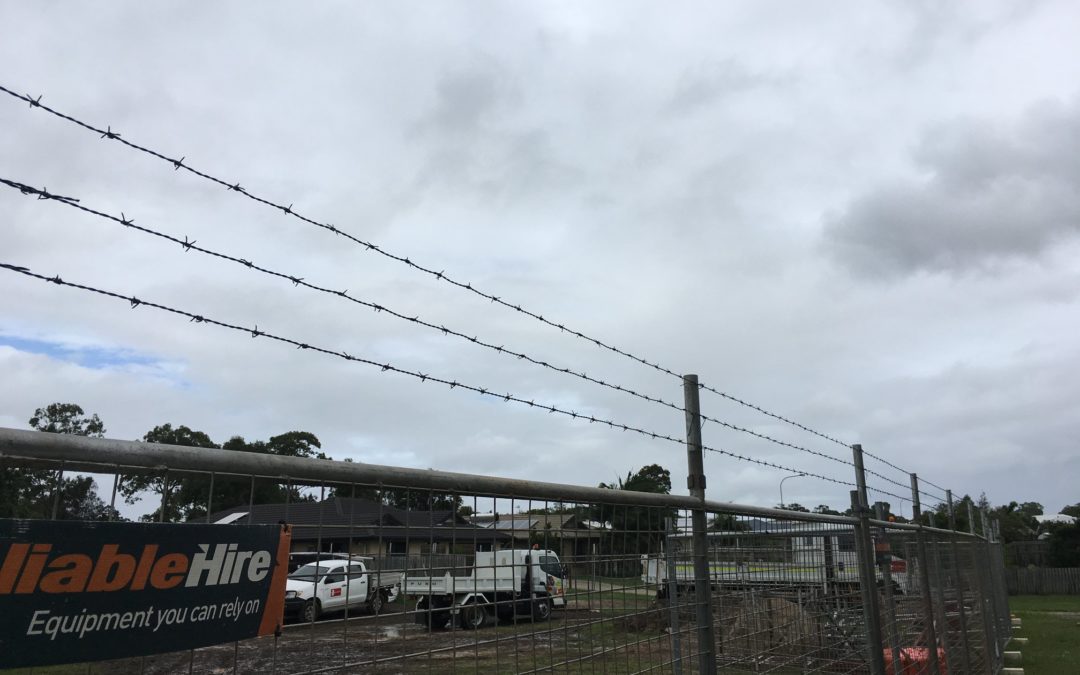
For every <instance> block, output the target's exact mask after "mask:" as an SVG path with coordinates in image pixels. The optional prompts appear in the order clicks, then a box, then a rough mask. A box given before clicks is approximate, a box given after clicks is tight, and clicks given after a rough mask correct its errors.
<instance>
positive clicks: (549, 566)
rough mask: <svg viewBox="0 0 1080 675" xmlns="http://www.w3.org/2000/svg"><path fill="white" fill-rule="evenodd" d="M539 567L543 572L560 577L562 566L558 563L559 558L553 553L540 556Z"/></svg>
mask: <svg viewBox="0 0 1080 675" xmlns="http://www.w3.org/2000/svg"><path fill="white" fill-rule="evenodd" d="M540 569H542V570H544V572H545V573H547V574H550V575H551V576H553V577H558V578H560V579H561V578H562V575H563V568H562V565H560V564H559V559H558V558H556V557H555V556H553V555H542V556H540Z"/></svg>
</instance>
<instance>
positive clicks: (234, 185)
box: [0, 85, 847, 456]
mask: <svg viewBox="0 0 1080 675" xmlns="http://www.w3.org/2000/svg"><path fill="white" fill-rule="evenodd" d="M0 91H2V92H4V93H6V94H8V95H9V96H12V97H14V98H17V99H19V100H22V101H25V102H27V103H29V104H30V107H31V108H38V109H40V110H44V111H46V112H48V113H49V114H51V115H53V116H55V117H58V118H60V119H63V120H66V121H68V122H70V123H72V124H75V125H77V126H79V127H81V128H83V129H86V130H87V131H91V132H93V133H95V134H98V135H100V136H101V137H102V138H105V139H109V140H114V141H117V142H119V143H121V144H123V145H124V146H126V147H128V148H131V149H132V150H137V151H139V152H142V153H144V154H146V155H149V156H151V157H155V158H157V159H160V160H162V161H164V162H166V163H168V164H169V165H171V166H172V167H173V170H180V169H184V170H185V171H187V172H189V173H191V174H192V175H195V176H198V177H200V178H202V179H204V180H208V181H211V182H213V183H216V184H217V185H219V186H221V187H223V188H225V189H226V190H229V191H232V192H237V193H239V194H242V195H244V196H245V197H247V198H249V199H251V200H252V201H255V202H258V203H260V204H263V205H265V206H269V207H271V208H273V209H276V210H279V211H281V212H282V213H284V214H285V215H288V216H292V217H294V218H297V219H299V220H300V221H302V222H305V223H307V224H309V225H314V226H315V227H319V228H321V229H323V230H326V231H327V232H330V233H331V234H335V235H338V236H341V237H344V238H345V239H347V240H349V241H351V242H353V243H354V244H357V245H359V246H361V247H363V248H364V250H367V251H373V252H375V253H377V254H379V255H381V256H384V257H386V258H389V259H391V260H394V261H396V262H399V263H401V264H403V265H406V266H407V267H411V268H412V269H415V270H417V271H419V272H423V273H425V274H427V275H429V276H431V277H432V278H434V279H436V280H437V281H442V282H445V283H447V284H450V285H451V286H454V287H456V288H458V289H461V290H465V291H468V292H470V293H472V294H474V295H477V296H479V297H481V298H483V299H485V300H488V301H489V302H491V303H493V304H498V305H501V306H502V307H504V308H506V309H510V310H513V311H515V312H517V313H519V314H522V315H524V316H527V317H530V318H532V319H535V320H536V321H539V322H540V323H542V324H545V325H547V326H549V327H551V328H557V329H558V330H559V331H560V332H562V333H567V334H569V335H571V336H573V337H575V338H578V339H580V340H584V341H585V342H588V343H591V344H593V345H595V346H596V347H599V348H601V349H604V350H606V351H609V352H612V353H614V354H617V355H619V356H622V357H624V358H627V359H630V360H631V361H634V362H636V363H639V364H641V365H644V366H646V367H648V368H651V369H653V370H655V371H657V372H660V373H664V374H666V375H670V376H673V377H677V378H679V379H680V380H681V379H682V375H680V374H679V373H676V372H675V371H674V370H672V369H670V368H668V367H665V366H662V365H660V364H659V363H657V362H651V361H649V360H647V359H645V358H643V357H640V356H637V355H636V354H633V353H631V352H629V351H626V350H624V349H620V348H619V347H616V346H614V345H612V344H608V343H606V342H604V341H602V340H599V339H597V338H594V337H592V336H589V335H586V334H585V333H583V332H581V331H579V330H575V329H573V328H569V327H567V326H566V325H565V324H562V323H559V322H557V321H554V320H552V319H548V318H545V317H544V316H543V315H542V314H539V313H538V312H534V311H532V310H529V309H527V308H524V307H522V306H521V305H520V304H516V303H513V302H510V301H507V300H504V299H502V298H500V297H499V296H496V295H494V294H492V293H488V292H485V291H483V290H480V289H479V288H476V287H475V286H473V285H472V284H471V283H469V282H463V281H460V280H458V279H456V278H454V277H451V276H450V275H448V274H447V273H446V271H445V270H436V269H434V268H429V267H425V266H423V265H421V264H418V263H416V262H414V261H413V260H411V259H410V258H409V257H407V256H403V255H400V254H396V253H393V252H391V251H387V250H385V249H383V248H381V247H380V246H378V245H376V244H374V243H372V242H369V241H365V240H363V239H360V238H358V237H356V236H354V235H352V234H349V233H348V232H345V231H343V230H341V229H340V228H338V227H337V226H335V225H333V224H331V223H325V222H321V221H318V220H315V219H313V218H310V217H308V216H305V215H303V214H302V213H299V212H298V211H297V210H296V209H294V208H293V204H292V203H290V204H288V205H286V204H279V203H276V202H274V201H271V200H269V199H266V198H264V197H260V196H258V195H256V194H253V193H251V192H249V191H248V190H245V189H244V188H243V187H241V185H240V183H239V182H238V181H232V182H230V181H227V180H224V179H221V178H218V177H216V176H213V175H211V174H209V173H206V172H204V171H201V170H198V169H195V168H194V167H192V166H191V165H189V164H187V163H185V162H186V160H187V156H186V155H184V156H182V157H180V158H179V159H177V158H175V157H169V156H167V155H165V154H164V153H161V152H158V151H156V150H153V149H151V148H148V147H145V146H142V145H139V144H138V143H134V142H132V141H130V140H128V139H127V138H124V137H122V136H121V135H120V133H118V132H114V131H113V130H112V127H111V126H106V128H105V129H101V128H100V127H96V126H94V125H92V124H89V123H87V122H83V121H82V120H79V119H77V118H75V117H73V116H71V115H68V114H65V113H62V112H60V111H58V110H55V109H53V108H51V107H49V106H47V105H45V104H43V103H41V96H38V97H37V98H33V97H31V96H29V95H26V94H20V93H18V92H15V91H13V90H11V89H8V88H7V87H4V86H3V85H0ZM702 387H703V388H704V389H706V390H707V391H711V392H713V393H715V394H717V395H719V396H721V397H723V398H726V399H728V400H730V401H733V402H735V403H737V404H739V405H742V406H746V407H748V408H750V409H752V410H755V411H757V412H760V413H762V414H764V415H767V416H769V417H772V418H773V419H776V420H779V421H781V422H784V423H786V424H790V425H792V426H795V427H797V428H799V429H801V430H803V431H806V432H809V433H811V434H814V435H816V436H819V437H821V438H823V439H826V440H829V441H832V442H834V443H837V444H839V445H843V446H845V447H847V444H846V443H843V442H842V441H839V440H837V439H836V438H834V437H832V436H829V435H828V434H824V433H821V432H819V431H816V430H814V429H811V428H810V427H807V426H805V425H803V424H800V423H798V422H795V421H793V420H791V419H788V418H787V417H784V416H782V415H778V414H775V413H772V412H769V411H767V410H765V409H764V408H762V407H760V406H757V405H754V404H751V403H748V402H747V401H744V400H742V399H739V398H737V397H735V396H732V395H730V394H726V393H724V392H722V391H720V390H718V389H715V388H713V387H709V386H704V385H702ZM657 402H660V401H657ZM672 407H675V406H672ZM676 409H680V408H676ZM712 421H715V420H712ZM797 449H799V448H797ZM813 454H817V453H813ZM822 456H825V455H822Z"/></svg>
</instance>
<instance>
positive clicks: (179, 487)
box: [118, 424, 235, 522]
mask: <svg viewBox="0 0 1080 675" xmlns="http://www.w3.org/2000/svg"><path fill="white" fill-rule="evenodd" d="M142 440H143V442H145V443H163V444H166V445H182V446H186V447H193V448H216V447H219V446H218V445H217V444H216V443H214V441H212V440H211V439H210V437H209V436H208V435H207V434H206V433H204V432H202V431H196V430H194V429H191V428H189V427H187V426H184V425H182V424H181V425H180V426H178V427H173V425H172V424H161V425H158V426H156V427H154V428H153V429H151V430H150V431H148V432H146V433H145V434H144V435H143V438H142ZM233 480H235V479H233ZM209 483H210V480H209V478H207V477H204V476H199V475H191V474H185V475H182V476H169V475H168V473H167V472H166V473H158V474H135V475H133V476H125V477H124V480H123V481H122V482H121V483H120V486H119V488H118V491H119V492H120V494H122V495H123V496H124V501H126V502H127V503H128V504H134V503H135V502H137V501H138V500H139V499H140V497H141V495H142V494H143V493H145V492H147V491H151V492H155V493H157V494H158V495H161V494H162V493H163V492H165V491H166V490H167V494H166V499H165V500H163V501H164V502H165V513H164V517H162V513H161V504H160V503H159V505H158V507H157V508H156V509H154V510H153V511H151V512H150V513H147V514H144V515H143V516H142V520H144V521H149V522H153V521H158V520H161V521H164V522H176V521H180V520H184V519H187V518H189V517H191V516H192V515H194V514H193V513H192V509H193V507H194V506H195V505H196V503H197V502H196V499H195V498H194V497H195V495H196V494H197V493H198V492H199V489H200V486H202V485H204V484H205V486H206V488H207V492H208V491H209ZM215 492H216V490H215ZM202 504H204V505H205V504H206V500H205V499H203V501H202ZM234 506H235V504H234ZM222 508H228V507H222ZM203 514H205V507H204V511H203Z"/></svg>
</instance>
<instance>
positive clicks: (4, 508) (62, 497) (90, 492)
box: [0, 403, 119, 520]
mask: <svg viewBox="0 0 1080 675" xmlns="http://www.w3.org/2000/svg"><path fill="white" fill-rule="evenodd" d="M29 423H30V427H31V428H33V429H36V430H38V431H42V432H45V433H52V434H70V435H74V436H89V437H93V438H101V437H103V436H104V435H105V424H104V423H103V422H102V421H101V418H99V417H98V416H97V415H96V414H95V415H91V416H89V417H87V416H86V413H85V412H84V411H83V409H82V408H81V407H79V406H78V405H76V404H74V403H52V404H50V405H48V406H46V407H45V408H38V409H37V410H35V411H34V414H33V416H32V417H31V418H30V420H29ZM54 508H55V517H56V518H57V519H63V520H115V519H118V518H119V513H117V511H116V509H114V508H112V507H111V506H109V505H108V504H106V503H105V502H104V501H102V500H101V498H100V497H99V496H98V494H97V485H96V484H95V483H94V479H93V478H91V477H89V476H63V477H61V474H60V473H59V472H57V471H50V470H41V469H19V468H7V467H5V468H3V469H0V518H52V517H54Z"/></svg>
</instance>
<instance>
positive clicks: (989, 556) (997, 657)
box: [979, 508, 1004, 665]
mask: <svg viewBox="0 0 1080 675" xmlns="http://www.w3.org/2000/svg"><path fill="white" fill-rule="evenodd" d="M979 521H980V522H981V523H982V531H983V547H984V549H985V550H986V574H987V584H986V585H987V593H986V595H987V599H988V600H989V601H990V619H991V620H990V625H991V626H993V629H994V652H993V654H994V664H995V665H997V664H998V663H1000V662H1001V659H1002V658H1004V657H1003V656H1002V654H1001V633H1002V631H1001V620H1000V617H1001V614H1000V610H999V608H998V598H997V581H996V578H995V574H994V549H993V545H992V542H993V540H994V531H993V529H992V527H991V525H990V517H989V514H987V512H986V509H985V508H980V509H979Z"/></svg>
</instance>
